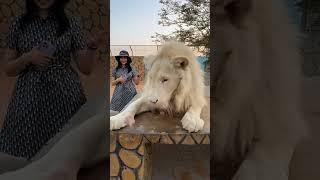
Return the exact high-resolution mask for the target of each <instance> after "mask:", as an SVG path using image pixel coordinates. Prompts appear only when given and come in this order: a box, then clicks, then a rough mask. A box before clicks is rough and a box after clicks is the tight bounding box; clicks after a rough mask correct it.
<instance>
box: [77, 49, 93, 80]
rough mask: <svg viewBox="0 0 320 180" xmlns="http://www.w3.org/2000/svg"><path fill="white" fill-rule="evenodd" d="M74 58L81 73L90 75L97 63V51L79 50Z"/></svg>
mask: <svg viewBox="0 0 320 180" xmlns="http://www.w3.org/2000/svg"><path fill="white" fill-rule="evenodd" d="M74 57H75V62H76V65H77V67H78V69H79V71H80V72H81V73H83V74H85V75H90V74H91V72H92V69H93V67H94V65H95V62H96V50H94V49H86V50H78V51H76V52H75V53H74Z"/></svg>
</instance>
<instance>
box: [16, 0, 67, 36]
mask: <svg viewBox="0 0 320 180" xmlns="http://www.w3.org/2000/svg"><path fill="white" fill-rule="evenodd" d="M68 2H69V0H55V2H54V3H53V5H52V6H51V7H50V11H51V12H50V13H52V14H53V15H54V16H55V17H56V18H57V20H58V29H57V34H58V36H61V35H62V34H63V33H64V32H65V31H66V30H67V29H68V28H69V27H70V23H69V20H68V18H67V15H66V13H65V11H64V9H65V6H66V4H67V3H68ZM38 11H39V7H38V5H37V4H36V3H35V2H34V0H26V12H25V14H24V15H23V16H22V18H21V20H20V25H21V28H23V27H24V26H25V25H27V24H28V23H29V22H30V21H31V20H32V18H34V17H35V16H38Z"/></svg>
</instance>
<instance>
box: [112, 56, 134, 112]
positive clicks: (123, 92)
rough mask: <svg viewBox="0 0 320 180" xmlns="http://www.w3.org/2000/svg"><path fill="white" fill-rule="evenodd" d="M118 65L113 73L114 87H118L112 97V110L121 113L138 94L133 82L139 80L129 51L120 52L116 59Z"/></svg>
mask: <svg viewBox="0 0 320 180" xmlns="http://www.w3.org/2000/svg"><path fill="white" fill-rule="evenodd" d="M115 58H116V60H117V62H118V65H117V67H116V68H114V69H113V71H112V77H114V80H113V81H112V85H113V86H116V87H115V89H114V92H113V95H112V99H111V105H110V109H111V110H113V111H118V112H120V111H121V110H122V109H123V108H124V107H125V106H126V105H127V104H128V103H129V102H130V101H131V100H132V98H133V97H134V96H135V95H136V94H137V91H136V88H135V85H134V83H133V80H136V79H137V77H138V76H137V72H136V71H135V70H133V69H132V67H131V65H130V64H131V62H132V60H131V58H130V56H129V53H128V52H127V51H124V50H122V51H120V53H119V55H118V56H116V57H115Z"/></svg>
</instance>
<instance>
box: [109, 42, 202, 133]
mask: <svg viewBox="0 0 320 180" xmlns="http://www.w3.org/2000/svg"><path fill="white" fill-rule="evenodd" d="M144 62H145V64H146V67H147V69H149V71H148V74H147V80H146V84H145V85H144V88H143V91H142V94H141V97H140V98H139V99H137V100H136V101H134V102H133V103H132V104H130V105H129V106H128V107H127V108H126V109H125V110H123V111H122V112H121V113H120V114H117V115H116V116H112V117H111V118H110V121H111V122H110V123H111V126H110V129H111V130H114V129H119V128H122V127H125V126H126V125H127V124H128V121H127V122H125V119H126V117H127V116H132V115H133V116H134V115H136V114H139V113H141V112H145V111H151V110H154V109H157V110H160V111H164V112H166V113H167V114H168V115H174V114H177V113H183V114H185V115H184V116H183V118H182V120H181V122H182V125H183V127H184V128H185V129H186V130H188V131H189V132H197V131H199V130H201V129H202V128H203V125H204V122H203V120H202V119H201V118H200V114H201V110H202V108H203V107H204V105H205V103H206V101H205V96H204V80H203V74H202V71H201V69H200V66H199V64H198V62H197V61H196V59H195V56H194V54H193V52H192V50H191V49H190V48H189V47H187V46H185V45H184V44H182V43H178V42H167V43H166V44H165V45H164V46H163V47H162V48H161V50H160V51H159V53H158V54H157V55H156V56H148V57H146V58H145V59H144ZM165 80H166V81H165ZM127 119H128V118H127ZM129 119H130V118H129ZM131 122H134V119H132V118H131V120H130V121H129V123H131Z"/></svg>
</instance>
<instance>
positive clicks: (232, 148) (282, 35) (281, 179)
mask: <svg viewBox="0 0 320 180" xmlns="http://www.w3.org/2000/svg"><path fill="white" fill-rule="evenodd" d="M222 1H224V0H222ZM232 1H234V0H225V1H224V2H225V4H227V3H230V2H232ZM238 2H240V4H241V3H243V4H242V5H245V4H246V3H248V2H250V3H249V4H251V9H250V10H249V11H248V12H242V13H243V14H245V15H244V16H243V17H240V18H239V17H237V19H234V21H233V22H232V21H223V22H222V21H221V22H218V23H216V26H215V28H216V31H215V32H216V33H215V34H214V36H216V38H217V40H216V42H215V43H217V45H218V46H219V47H220V50H221V51H220V52H222V54H223V53H225V54H223V55H222V56H221V57H222V58H221V59H218V60H223V61H224V62H223V63H224V65H225V67H224V69H223V70H222V71H223V72H222V73H221V74H220V75H219V78H218V79H219V80H218V84H217V89H216V94H215V95H214V96H215V97H216V98H217V99H216V100H215V105H214V108H215V111H214V112H213V113H214V124H213V127H214V135H213V141H214V143H213V144H212V145H213V149H214V158H215V160H216V161H220V162H221V161H224V160H226V159H232V160H238V159H242V158H244V159H245V160H244V161H243V163H242V164H241V166H240V169H239V170H238V172H237V173H236V175H235V176H234V179H241V180H269V179H270V180H271V179H277V180H285V179H288V169H289V163H290V159H291V156H292V153H293V151H294V149H295V147H296V144H297V143H298V142H299V141H300V139H301V138H302V137H303V136H304V135H306V128H305V124H304V122H303V121H302V115H301V108H300V95H301V94H300V88H301V87H300V81H301V72H300V68H301V67H300V63H301V59H300V55H299V50H298V48H297V43H296V37H297V34H295V32H294V31H293V28H294V27H292V26H291V25H290V24H289V19H288V17H287V15H286V12H287V11H286V10H285V9H283V8H282V5H281V4H280V3H279V1H277V0H267V1H266V0H239V1H238ZM222 4H223V3H221V4H220V6H217V7H216V11H217V12H219V13H220V18H221V17H223V16H225V17H228V13H227V12H224V8H223V7H221V6H223V5H222ZM225 4H224V5H225ZM240 6H241V5H240ZM221 19H223V18H221ZM221 67H222V66H221Z"/></svg>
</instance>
